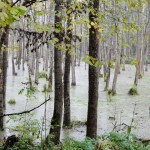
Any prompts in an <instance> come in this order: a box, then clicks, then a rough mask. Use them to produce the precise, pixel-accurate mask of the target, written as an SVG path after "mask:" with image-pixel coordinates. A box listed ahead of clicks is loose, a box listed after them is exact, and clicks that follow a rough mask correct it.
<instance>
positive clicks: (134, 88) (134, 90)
mask: <svg viewBox="0 0 150 150" xmlns="http://www.w3.org/2000/svg"><path fill="white" fill-rule="evenodd" d="M128 94H129V95H138V91H137V87H136V86H133V87H132V88H130V90H129V92H128Z"/></svg>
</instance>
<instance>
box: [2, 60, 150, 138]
mask: <svg viewBox="0 0 150 150" xmlns="http://www.w3.org/2000/svg"><path fill="white" fill-rule="evenodd" d="M17 73H18V75H17V76H12V70H11V62H10V63H9V67H8V77H7V90H6V92H7V93H6V112H5V113H14V112H20V111H24V110H29V109H31V108H34V107H35V106H37V105H39V104H40V103H42V102H43V101H44V100H45V96H44V93H42V92H38V93H36V94H34V96H35V97H32V98H31V99H27V97H26V96H25V93H24V94H22V95H18V92H19V91H20V89H22V88H23V87H24V85H22V83H21V82H26V81H27V78H28V73H27V69H26V70H25V71H24V72H23V71H22V70H17ZM134 75H135V67H134V66H129V65H126V71H122V72H121V74H120V75H119V76H118V82H117V95H116V96H114V97H109V96H107V94H106V92H104V86H105V83H104V81H103V79H102V78H101V79H100V80H99V104H98V134H99V135H101V134H103V133H105V132H109V131H112V129H113V126H114V125H113V124H114V123H115V122H117V124H121V123H125V124H127V125H130V123H131V119H132V116H133V110H134V107H135V103H136V108H135V117H134V118H135V120H134V125H135V126H136V129H135V130H134V132H135V133H136V134H137V136H138V137H139V138H145V139H149V138H150V130H149V126H150V117H149V107H150V71H148V72H145V74H144V77H143V78H142V79H141V80H140V81H139V88H138V91H139V95H137V96H129V95H128V90H129V89H130V87H131V86H132V85H133V81H134ZM112 79H113V70H112V75H111V84H110V85H112ZM76 81H77V85H76V87H71V117H72V120H73V121H86V115H87V104H88V71H87V70H85V67H84V64H81V66H80V67H76ZM45 83H46V81H45V79H40V84H39V86H38V90H39V91H42V89H43V85H44V84H45ZM50 95H51V99H52V100H51V101H49V102H48V103H47V107H46V108H47V109H46V115H47V120H48V121H47V126H48V128H49V124H50V122H49V121H50V119H51V117H52V114H53V93H51V94H50ZM11 97H12V98H15V100H16V104H15V105H10V104H8V101H9V99H10V98H11ZM44 108H45V106H42V107H40V108H39V109H36V110H35V111H34V115H33V119H35V118H37V119H41V118H42V117H43V116H44ZM114 118H115V120H114ZM7 120H8V117H6V118H5V122H7ZM15 124H16V123H14V122H13V121H10V122H8V123H6V126H13V125H15ZM85 131H86V128H85V127H84V126H78V127H74V128H73V129H71V130H69V129H63V130H62V138H64V137H66V136H68V135H69V136H73V137H75V138H77V139H83V138H84V137H85ZM10 134H11V133H10V131H9V130H8V129H6V130H5V131H4V135H10Z"/></svg>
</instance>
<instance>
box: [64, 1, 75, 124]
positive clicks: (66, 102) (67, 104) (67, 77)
mask: <svg viewBox="0 0 150 150" xmlns="http://www.w3.org/2000/svg"><path fill="white" fill-rule="evenodd" d="M70 4H71V0H68V1H67V6H68V10H67V17H68V19H67V35H66V42H65V44H66V52H65V71H64V121H63V125H64V126H69V125H70V123H71V121H70V120H71V119H70V64H71V55H70V50H71V41H72V29H73V25H72V23H71V21H72V13H71V11H70V9H69V6H70Z"/></svg>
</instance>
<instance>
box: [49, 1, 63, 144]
mask: <svg viewBox="0 0 150 150" xmlns="http://www.w3.org/2000/svg"><path fill="white" fill-rule="evenodd" d="M55 3H56V5H55V11H56V15H55V29H57V28H62V16H58V15H57V13H58V12H59V13H60V12H61V11H62V3H63V0H55ZM58 26H59V27H58ZM63 33H64V31H63V30H61V32H59V33H55V38H57V39H58V40H59V41H58V42H57V43H56V44H55V48H54V78H55V81H54V84H55V94H54V113H53V117H52V121H51V128H50V132H49V134H51V135H53V138H52V140H53V142H54V143H55V144H58V143H59V142H60V132H61V121H62V111H63V83H62V54H61V51H60V50H59V49H58V45H59V44H61V42H62V41H63Z"/></svg>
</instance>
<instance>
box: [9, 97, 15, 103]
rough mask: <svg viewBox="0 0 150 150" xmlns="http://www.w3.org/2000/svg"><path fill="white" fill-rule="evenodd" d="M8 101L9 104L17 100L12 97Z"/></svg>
mask: <svg viewBox="0 0 150 150" xmlns="http://www.w3.org/2000/svg"><path fill="white" fill-rule="evenodd" d="M8 103H9V104H16V100H15V99H14V98H10V99H9V101H8Z"/></svg>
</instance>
